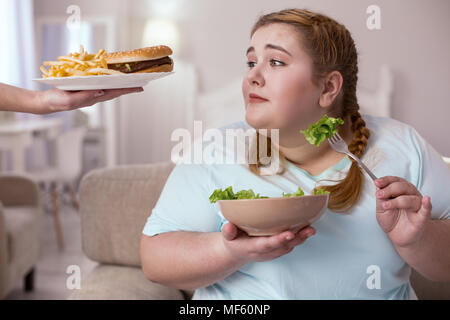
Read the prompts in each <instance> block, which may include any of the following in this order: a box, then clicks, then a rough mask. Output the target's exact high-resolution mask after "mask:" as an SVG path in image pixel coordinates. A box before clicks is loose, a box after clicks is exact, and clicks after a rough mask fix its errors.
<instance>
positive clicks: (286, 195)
mask: <svg viewBox="0 0 450 320" xmlns="http://www.w3.org/2000/svg"><path fill="white" fill-rule="evenodd" d="M304 195H305V193H304V192H303V190H302V188H300V187H298V189H297V191H295V192H294V193H284V192H283V197H301V196H304Z"/></svg>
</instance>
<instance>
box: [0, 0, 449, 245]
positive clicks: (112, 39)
mask: <svg viewBox="0 0 450 320" xmlns="http://www.w3.org/2000/svg"><path fill="white" fill-rule="evenodd" d="M374 4H375V5H376V6H378V8H379V17H380V25H379V28H377V29H372V28H369V27H368V25H367V20H368V19H369V17H370V16H371V15H372V14H373V12H371V11H370V10H368V8H369V7H370V6H371V5H374ZM290 7H295V8H306V9H310V10H313V11H318V12H320V13H324V14H326V15H329V16H330V17H332V18H334V19H336V20H337V21H339V22H341V23H343V24H344V25H345V26H346V27H347V28H348V29H349V30H350V32H351V33H352V35H353V38H354V40H355V42H356V45H357V48H358V50H359V83H358V97H359V99H360V105H361V108H362V110H363V113H370V114H375V115H382V116H387V117H392V118H394V119H397V120H399V121H401V122H404V123H407V124H409V125H412V126H413V127H415V128H416V129H417V131H418V132H419V133H420V134H421V135H423V136H424V137H425V139H426V140H427V141H428V142H429V143H431V145H433V147H434V148H435V149H436V150H437V151H438V152H439V153H441V154H442V155H444V156H449V155H450V144H449V143H448V141H447V140H446V138H447V137H448V136H449V134H450V129H449V124H448V119H450V107H449V105H448V103H449V101H450V90H449V80H448V75H449V74H450V59H449V56H448V53H449V52H450V37H449V30H450V20H449V19H448V13H449V12H450V2H449V1H447V0H432V1H423V0H397V1H388V0H378V1H376V2H374V1H372V0H338V1H336V0H303V1H298V0H296V1H292V0H278V1H275V2H274V1H271V0H230V1H219V0H189V1H188V0H133V1H120V0H96V1H92V0H80V1H75V0H59V1H53V0H34V1H32V0H20V1H15V0H0V37H1V39H2V44H3V46H2V47H3V49H2V50H0V70H1V72H0V82H3V83H8V84H12V85H16V86H19V87H24V88H28V89H34V90H44V89H48V88H49V87H46V86H38V85H36V83H34V82H33V81H32V79H33V78H39V77H40V71H39V66H40V65H41V64H42V61H44V60H56V57H57V56H59V55H65V54H68V53H69V52H75V51H78V50H79V46H80V44H82V45H83V46H84V47H85V49H86V50H87V51H88V52H90V53H92V52H97V51H98V50H99V49H102V48H104V49H105V50H106V51H108V52H111V51H119V50H130V49H135V48H140V47H143V46H151V45H160V44H166V45H169V46H170V47H171V48H172V49H173V51H174V54H173V56H172V58H173V59H174V63H175V65H174V71H175V73H174V74H173V75H171V76H169V77H166V78H164V79H161V80H158V81H154V82H150V83H149V84H148V85H147V86H146V87H145V88H144V92H143V93H139V94H132V95H126V96H122V97H120V98H119V99H116V100H113V101H109V102H105V103H101V104H98V105H95V106H92V107H88V108H84V109H81V110H76V111H70V112H61V113H57V114H53V115H45V116H37V115H29V114H20V113H15V114H12V113H8V112H1V113H0V142H1V143H0V154H1V158H0V160H1V167H0V169H1V170H2V171H3V172H15V171H22V172H23V171H25V172H26V173H29V174H34V173H36V172H37V174H38V175H39V173H41V174H42V172H44V171H45V170H48V169H49V168H52V166H55V165H57V166H59V167H60V171H61V170H63V171H64V172H66V175H65V179H66V180H67V181H68V183H69V184H70V185H71V186H72V188H71V189H72V190H69V195H68V196H67V199H68V200H67V203H70V202H73V201H72V200H76V190H77V184H78V182H79V180H80V178H81V177H82V176H83V175H85V174H86V173H87V172H89V171H91V170H93V169H96V168H102V167H112V166H117V165H126V164H144V163H155V162H161V161H170V151H171V149H172V147H173V146H174V145H175V144H176V143H177V142H174V141H171V133H172V132H173V131H174V130H175V129H177V128H186V129H188V130H190V131H191V132H192V128H193V121H194V120H202V121H203V129H204V130H206V129H207V128H210V127H217V126H221V125H225V124H227V123H230V122H233V121H238V120H243V119H244V105H243V99H242V97H241V89H240V86H241V79H242V77H243V75H244V72H245V71H246V57H245V51H246V49H247V47H248V45H249V39H250V38H249V34H250V29H251V27H252V25H253V23H254V22H255V21H256V19H257V18H258V16H260V15H261V14H264V13H269V12H272V11H276V10H280V9H285V8H290ZM22 123H26V124H28V127H24V126H23V125H21V124H22ZM17 128H19V129H17ZM24 128H25V129H24ZM79 128H83V130H78V129H79ZM23 131H27V132H26V134H27V135H28V136H27V143H25V144H23V145H21V144H18V142H17V141H19V140H17V139H19V138H17V137H19V136H20V135H21V134H24V133H23ZM76 132H78V134H77V133H76ZM80 132H82V133H80ZM15 139H16V140H15ZM19 145H20V146H21V147H20V148H19ZM21 153H22V154H23V155H22V156H20V154H21ZM18 154H19V156H17V157H15V155H18ZM18 157H22V163H16V161H17V160H15V159H17V158H18ZM45 172H46V171H45ZM42 179H44V180H45V178H42ZM75 207H76V201H75ZM53 236H54V235H53V234H52V237H53Z"/></svg>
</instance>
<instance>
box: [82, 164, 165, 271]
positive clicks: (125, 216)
mask: <svg viewBox="0 0 450 320" xmlns="http://www.w3.org/2000/svg"><path fill="white" fill-rule="evenodd" d="M173 167H174V164H172V163H171V162H166V163H160V164H151V165H135V166H126V167H117V168H112V169H100V170H95V171H93V172H91V173H89V174H88V175H87V176H85V178H83V180H82V182H81V186H80V212H81V229H82V242H83V251H84V252H85V254H86V255H87V256H88V257H89V258H90V259H92V260H94V261H98V262H103V263H106V264H122V265H129V266H137V267H140V266H141V261H140V256H139V247H140V239H141V235H142V230H143V228H144V225H145V222H146V221H147V218H148V216H149V215H150V213H151V210H152V209H153V207H154V206H155V204H156V202H157V200H158V198H159V195H160V193H161V191H162V189H163V187H164V185H165V182H166V180H167V177H168V176H169V174H170V172H171V171H172V169H173Z"/></svg>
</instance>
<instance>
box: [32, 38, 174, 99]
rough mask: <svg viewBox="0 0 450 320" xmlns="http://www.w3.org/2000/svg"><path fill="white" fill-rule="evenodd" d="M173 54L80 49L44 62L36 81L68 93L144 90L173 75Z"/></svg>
mask: <svg viewBox="0 0 450 320" xmlns="http://www.w3.org/2000/svg"><path fill="white" fill-rule="evenodd" d="M171 54H172V50H171V49H170V48H169V47H168V46H164V45H160V46H153V47H145V48H140V49H135V50H129V51H120V52H112V53H107V52H106V51H105V50H104V49H100V50H99V51H98V52H97V53H91V54H90V53H87V52H86V51H85V49H84V47H83V46H80V52H75V53H70V54H69V55H67V56H59V57H58V58H57V61H44V62H43V65H42V66H41V67H40V70H41V72H42V78H39V79H33V80H34V81H36V82H38V83H44V84H48V85H52V86H55V87H56V88H58V89H62V90H68V91H76V90H101V89H116V88H134V87H143V86H145V85H146V84H148V83H149V82H150V81H153V80H156V79H161V78H163V77H166V76H168V75H171V74H173V73H174V72H173V65H174V63H173V60H172V58H171V57H169V56H170V55H171ZM47 67H48V68H47Z"/></svg>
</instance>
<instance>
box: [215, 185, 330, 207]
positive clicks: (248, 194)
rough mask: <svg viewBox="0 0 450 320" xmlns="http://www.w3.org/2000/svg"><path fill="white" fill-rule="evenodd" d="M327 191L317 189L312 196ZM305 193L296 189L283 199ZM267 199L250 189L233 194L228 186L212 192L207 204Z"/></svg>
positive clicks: (327, 192) (284, 194)
mask: <svg viewBox="0 0 450 320" xmlns="http://www.w3.org/2000/svg"><path fill="white" fill-rule="evenodd" d="M329 193H330V192H329V191H325V190H323V189H322V188H318V189H317V190H313V195H314V196H317V195H322V194H329ZM304 195H305V193H304V192H303V190H302V189H301V188H300V187H298V189H297V191H296V192H294V193H284V192H283V197H301V196H304ZM264 198H269V197H265V196H260V195H259V193H258V194H255V192H254V191H253V190H252V189H248V190H241V191H238V192H236V193H234V192H233V188H232V186H229V187H228V188H226V189H224V190H222V189H216V190H214V192H213V193H212V194H211V195H210V196H209V202H211V203H216V202H217V201H219V200H239V199H264Z"/></svg>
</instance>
